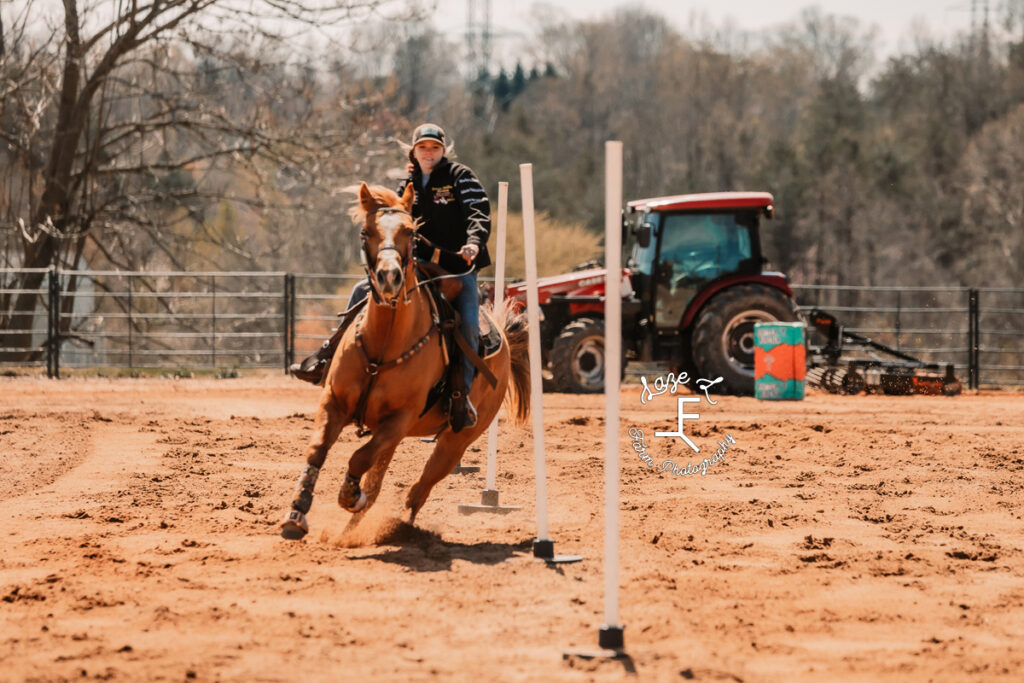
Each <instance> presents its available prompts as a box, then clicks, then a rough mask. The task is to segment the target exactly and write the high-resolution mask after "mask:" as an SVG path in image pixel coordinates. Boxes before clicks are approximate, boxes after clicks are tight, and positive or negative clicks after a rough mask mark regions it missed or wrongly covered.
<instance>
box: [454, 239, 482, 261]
mask: <svg viewBox="0 0 1024 683" xmlns="http://www.w3.org/2000/svg"><path fill="white" fill-rule="evenodd" d="M479 253H480V247H478V246H476V245H475V244H464V245H462V249H459V256H461V257H462V258H464V259H465V260H466V263H473V260H474V259H475V258H476V257H477V255H478V254H479Z"/></svg>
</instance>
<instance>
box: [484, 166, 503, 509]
mask: <svg viewBox="0 0 1024 683" xmlns="http://www.w3.org/2000/svg"><path fill="white" fill-rule="evenodd" d="M507 219H508V183H498V238H497V239H498V241H497V248H498V249H497V252H496V257H497V261H496V262H495V264H494V310H496V311H497V310H499V309H500V308H501V305H502V303H503V302H504V301H505V230H506V223H507ZM494 322H495V324H497V325H498V326H501V325H502V321H500V320H495V321H494ZM497 471H498V415H497V414H495V416H494V420H493V421H492V422H491V428H490V430H488V432H487V490H488V491H494V490H496V487H495V479H496V478H497Z"/></svg>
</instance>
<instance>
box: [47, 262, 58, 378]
mask: <svg viewBox="0 0 1024 683" xmlns="http://www.w3.org/2000/svg"><path fill="white" fill-rule="evenodd" d="M48 275H49V276H48V278H47V285H48V291H49V297H48V298H49V302H48V304H49V307H50V310H49V312H48V316H47V324H46V376H47V377H49V378H51V379H60V274H59V272H58V271H57V267H56V266H50V272H49V274H48Z"/></svg>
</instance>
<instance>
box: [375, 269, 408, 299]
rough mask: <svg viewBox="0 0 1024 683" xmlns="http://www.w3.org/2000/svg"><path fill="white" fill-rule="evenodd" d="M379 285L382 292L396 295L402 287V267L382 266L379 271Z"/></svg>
mask: <svg viewBox="0 0 1024 683" xmlns="http://www.w3.org/2000/svg"><path fill="white" fill-rule="evenodd" d="M377 286H378V287H379V288H380V291H381V293H383V294H386V295H389V296H394V295H395V294H397V293H398V290H400V289H401V288H402V269H401V268H381V269H380V270H378V271H377Z"/></svg>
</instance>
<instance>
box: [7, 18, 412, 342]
mask: <svg viewBox="0 0 1024 683" xmlns="http://www.w3.org/2000/svg"><path fill="white" fill-rule="evenodd" d="M32 4H33V3H32V2H31V0H30V2H29V3H27V4H26V5H25V6H24V9H23V10H22V11H21V12H20V13H17V14H15V15H14V16H13V22H8V23H7V24H3V25H2V26H4V27H6V26H7V25H10V26H11V28H10V29H9V30H7V31H6V32H4V31H3V30H2V29H0V35H2V38H3V42H2V45H3V49H2V50H0V79H2V80H0V92H2V94H3V97H0V101H2V105H0V122H2V128H0V136H2V137H0V139H2V140H3V142H5V143H6V145H5V147H6V149H4V150H0V155H2V161H3V162H4V167H3V173H4V174H5V176H6V178H5V180H7V182H6V183H5V191H6V196H5V197H4V198H3V204H2V205H0V210H2V212H3V214H2V223H0V228H2V229H3V240H4V241H3V243H2V246H3V247H4V251H3V252H2V254H3V261H4V263H3V265H5V266H8V267H10V266H16V267H19V268H23V269H36V270H35V271H33V272H28V273H22V274H20V275H19V276H18V278H17V279H16V280H13V281H11V278H7V280H8V281H7V282H6V283H5V289H10V288H14V287H16V288H19V289H23V290H34V289H38V288H39V286H40V284H41V283H42V281H43V278H44V273H43V272H42V270H39V269H45V268H47V267H49V266H52V265H62V266H65V267H71V268H74V267H77V266H78V265H79V264H80V263H81V262H82V259H83V256H84V255H85V254H86V252H87V251H91V252H94V253H99V254H102V256H103V257H104V259H105V260H106V261H107V262H108V263H109V264H111V265H113V266H118V267H133V266H137V265H138V264H139V262H140V259H141V258H142V256H143V255H144V254H145V253H146V249H147V248H149V249H151V250H153V249H155V250H159V251H160V252H162V255H163V257H164V258H165V263H168V264H170V265H172V266H176V265H181V264H180V263H179V262H177V261H176V259H177V258H178V257H179V256H180V254H182V253H187V252H188V248H187V247H188V243H189V242H190V241H193V240H194V239H195V237H196V236H195V234H189V230H200V231H204V232H205V235H204V236H205V237H206V238H208V239H209V240H210V241H211V242H213V243H215V244H217V245H218V246H219V247H220V249H221V251H222V252H226V253H229V254H230V253H233V254H235V255H236V256H237V257H238V258H239V259H241V260H242V261H243V262H244V261H245V260H247V259H248V260H250V261H251V260H253V259H255V257H256V254H255V252H253V251H252V249H251V248H252V247H253V246H254V245H256V244H258V243H259V242H258V240H254V239H253V236H252V235H248V236H246V235H241V234H239V233H238V232H237V231H234V232H233V231H231V230H220V231H219V232H218V231H217V230H216V229H213V227H211V226H212V225H213V224H215V223H216V221H212V222H211V221H210V220H208V218H209V217H208V216H205V215H202V214H204V213H205V212H207V211H208V210H209V207H211V206H213V207H216V206H218V203H217V201H216V198H217V197H226V198H229V199H231V200H232V201H233V202H236V203H240V204H242V205H244V206H247V207H249V208H250V209H252V210H253V211H254V212H257V213H258V212H261V211H266V210H267V209H269V208H270V207H272V206H273V203H274V202H273V200H274V197H270V196H268V192H267V190H266V188H273V191H274V193H276V195H277V198H281V197H282V196H284V195H286V194H287V192H288V189H287V186H288V184H289V183H290V182H292V181H293V180H294V179H295V178H299V177H301V178H302V179H303V182H305V183H307V184H316V183H317V182H318V181H319V180H320V178H321V176H320V175H319V174H318V170H328V169H325V168H324V167H325V166H329V165H330V163H326V164H325V163H323V160H324V159H325V158H327V157H328V156H329V155H330V154H331V153H332V152H336V151H337V150H338V149H345V150H348V149H351V148H352V147H353V145H352V142H351V136H350V135H349V134H348V132H347V131H343V130H342V131H339V130H337V129H332V128H331V125H332V124H337V123H338V117H332V116H325V115H324V114H325V112H332V107H331V104H332V103H330V102H327V101H326V99H327V96H326V95H325V94H324V93H320V92H317V87H316V79H315V78H314V77H311V76H310V70H309V69H308V68H305V69H304V68H303V66H302V65H301V64H296V63H294V60H293V59H290V56H289V55H290V51H289V50H285V49H282V44H283V41H285V40H287V41H289V42H290V43H293V42H294V41H295V40H297V39H299V38H300V37H304V36H306V35H307V34H309V33H314V34H318V35H319V38H318V40H320V41H321V42H322V43H323V44H329V42H327V41H328V40H329V35H328V33H329V31H328V28H329V27H332V26H339V25H341V24H343V23H344V22H347V21H352V20H355V19H368V18H370V17H374V16H379V15H380V13H381V12H384V11H386V10H387V9H388V8H389V7H390V6H391V5H396V4H397V3H395V0H329V1H328V2H318V1H314V0H309V1H308V2H307V0H258V1H257V2H242V1H241V0H148V1H145V2H126V3H118V4H117V5H113V4H112V3H106V2H97V3H96V4H94V5H86V4H84V3H82V2H80V0H64V1H63V16H62V17H48V16H46V13H45V11H44V10H45V8H40V7H35V8H33V7H32ZM33 12H35V14H34V15H33ZM29 16H36V17H39V16H43V17H44V18H45V19H48V20H50V23H51V24H52V27H50V29H49V30H50V32H49V34H45V35H41V37H37V35H40V34H39V33H38V32H39V30H40V28H39V27H40V26H42V25H47V24H45V23H44V24H40V23H38V22H37V23H36V24H35V25H34V26H29V24H28V17H29ZM30 29H32V30H30ZM33 31H34V33H33ZM347 104H349V105H351V103H347ZM339 109H343V110H344V109H346V107H339ZM357 110H358V105H356V106H349V107H348V112H349V113H350V114H351V115H352V118H358V116H359V114H358V111H357ZM282 169H284V170H283V171H282ZM282 173H284V176H289V174H290V176H291V178H288V177H282V175H281V174H282ZM328 191H329V190H328ZM176 226H177V229H176ZM197 226H198V227H197ZM126 228H130V229H126ZM176 241H177V242H179V243H180V244H179V245H178V246H179V248H177V249H176V248H174V244H175V242H176ZM282 241H283V240H282V238H281V237H280V236H277V238H276V241H274V240H273V239H272V240H271V241H270V242H264V243H263V244H262V246H263V247H264V248H265V250H266V251H267V252H273V251H274V250H275V249H279V248H280V246H281V242H282ZM0 303H2V304H3V305H2V306H0V330H2V331H3V332H0V347H2V348H8V349H11V348H24V347H26V346H27V345H28V343H29V341H30V338H31V337H30V334H29V333H28V332H27V330H29V329H30V328H31V327H32V320H33V317H34V315H35V309H36V305H37V304H36V296H35V295H34V294H32V293H27V292H26V293H22V294H20V295H19V296H17V297H14V298H13V300H6V301H0ZM19 357H24V354H21V353H18V352H11V351H7V352H0V358H3V359H6V360H16V359H18V358H19Z"/></svg>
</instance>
